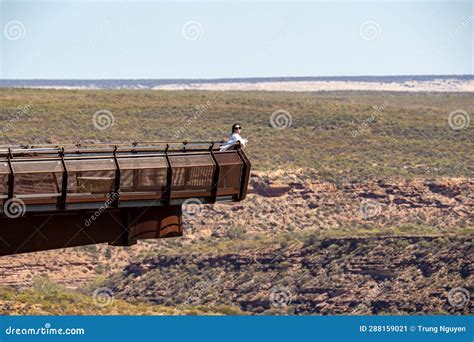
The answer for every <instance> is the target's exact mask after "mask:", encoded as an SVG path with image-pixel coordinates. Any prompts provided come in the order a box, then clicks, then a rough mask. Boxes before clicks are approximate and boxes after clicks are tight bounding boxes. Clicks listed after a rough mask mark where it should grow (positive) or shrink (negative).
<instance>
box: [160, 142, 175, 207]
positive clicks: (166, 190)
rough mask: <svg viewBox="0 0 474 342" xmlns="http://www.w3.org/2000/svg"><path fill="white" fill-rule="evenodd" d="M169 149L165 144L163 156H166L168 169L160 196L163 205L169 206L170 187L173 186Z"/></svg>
mask: <svg viewBox="0 0 474 342" xmlns="http://www.w3.org/2000/svg"><path fill="white" fill-rule="evenodd" d="M169 147H170V146H169V144H166V149H165V156H166V163H167V165H168V168H167V171H166V186H165V188H164V191H163V194H162V196H163V199H164V204H165V205H170V203H171V186H172V185H173V168H172V167H171V161H170V157H169V155H168V149H169Z"/></svg>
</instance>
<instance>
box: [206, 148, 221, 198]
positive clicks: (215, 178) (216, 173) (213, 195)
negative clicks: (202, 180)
mask: <svg viewBox="0 0 474 342" xmlns="http://www.w3.org/2000/svg"><path fill="white" fill-rule="evenodd" d="M213 147H214V143H212V145H211V147H210V148H209V151H210V152H211V157H212V160H214V163H215V164H216V169H215V170H214V174H213V175H212V189H211V200H210V201H209V203H211V204H212V203H216V201H217V190H218V188H219V174H220V171H221V167H220V166H219V162H218V161H217V159H216V156H215V155H214V151H213V150H212V148H213Z"/></svg>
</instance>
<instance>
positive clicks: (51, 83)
mask: <svg viewBox="0 0 474 342" xmlns="http://www.w3.org/2000/svg"><path fill="white" fill-rule="evenodd" d="M435 80H459V81H469V80H474V75H421V76H410V75H403V76H318V77H313V76H308V77H250V78H216V79H123V80H121V79H101V80H94V79H91V80H74V79H71V80H48V79H31V80H14V79H0V87H74V88H76V87H80V88H82V87H84V88H99V89H137V88H138V89H140V88H143V89H150V88H153V87H156V86H160V85H168V84H176V85H186V84H209V83H266V82H308V81H342V82H375V83H393V82H410V81H435Z"/></svg>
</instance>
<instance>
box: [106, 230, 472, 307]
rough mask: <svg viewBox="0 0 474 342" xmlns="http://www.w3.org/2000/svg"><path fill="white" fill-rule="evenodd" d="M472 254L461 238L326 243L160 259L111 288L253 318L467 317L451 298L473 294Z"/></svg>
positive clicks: (131, 296)
mask: <svg viewBox="0 0 474 342" xmlns="http://www.w3.org/2000/svg"><path fill="white" fill-rule="evenodd" d="M473 252H474V249H473V245H472V239H462V238H456V237H453V238H441V237H387V238H360V239H358V238H346V239H323V240H319V241H318V240H316V241H308V242H306V243H301V244H300V243H296V244H294V245H288V246H285V247H280V248H277V249H270V250H255V251H247V252H245V253H240V254H230V253H229V254H226V253H212V252H210V253H208V254H206V255H202V254H201V255H192V254H189V255H182V254H181V255H174V256H156V257H153V258H148V259H145V260H144V261H143V262H140V263H132V264H130V265H129V266H127V267H126V268H125V269H124V271H123V273H122V275H121V276H120V277H118V278H115V279H114V280H113V281H110V282H109V284H108V286H110V287H111V288H113V290H114V291H115V292H116V293H117V295H118V296H119V297H120V298H124V299H127V300H130V301H134V300H137V301H147V302H153V303H157V304H165V305H170V306H176V305H204V306H216V305H230V306H238V307H240V309H241V310H242V311H244V312H247V313H251V314H260V313H287V314H381V313H385V314H389V313H390V314H415V313H417V314H436V313H446V312H449V313H452V314H456V313H458V314H463V313H464V314H466V313H469V312H471V313H472V309H473V308H472V307H471V306H470V302H465V303H462V304H463V305H462V306H461V305H458V306H456V303H457V302H454V299H453V298H454V297H453V296H455V295H462V293H460V294H459V293H455V292H456V289H457V288H462V289H464V290H463V291H470V292H471V293H472V290H474V286H473V282H472V280H473V278H472V271H473V266H472V255H473ZM453 289H454V290H453ZM453 291H454V293H453ZM452 297H453V298H452ZM461 299H462V298H461ZM458 304H459V302H458Z"/></svg>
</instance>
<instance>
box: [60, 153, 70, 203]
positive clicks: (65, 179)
mask: <svg viewBox="0 0 474 342" xmlns="http://www.w3.org/2000/svg"><path fill="white" fill-rule="evenodd" d="M59 157H60V158H61V164H62V166H63V181H62V184H61V196H60V197H59V203H58V208H59V209H60V210H65V209H66V199H67V183H68V178H69V174H68V172H67V167H66V162H65V161H64V147H63V148H62V149H61V151H59Z"/></svg>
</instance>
